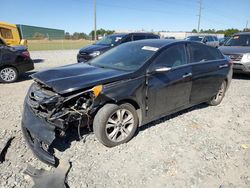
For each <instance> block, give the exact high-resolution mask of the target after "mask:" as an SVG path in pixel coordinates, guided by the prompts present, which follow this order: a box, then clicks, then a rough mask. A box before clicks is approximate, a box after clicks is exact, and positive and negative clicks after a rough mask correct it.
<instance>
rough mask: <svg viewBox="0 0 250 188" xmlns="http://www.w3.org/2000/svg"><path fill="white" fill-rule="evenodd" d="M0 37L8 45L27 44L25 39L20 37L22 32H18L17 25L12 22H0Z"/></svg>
mask: <svg viewBox="0 0 250 188" xmlns="http://www.w3.org/2000/svg"><path fill="white" fill-rule="evenodd" d="M0 38H2V39H3V40H4V41H5V42H6V44H7V45H10V46H18V45H24V46H27V40H25V39H22V33H21V32H19V29H18V27H17V26H16V25H14V24H9V23H6V22H0Z"/></svg>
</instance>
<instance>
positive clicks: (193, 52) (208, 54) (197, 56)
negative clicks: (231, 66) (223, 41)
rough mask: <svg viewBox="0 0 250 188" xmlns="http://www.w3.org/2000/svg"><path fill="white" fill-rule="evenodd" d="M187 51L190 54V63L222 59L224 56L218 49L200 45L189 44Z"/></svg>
mask: <svg viewBox="0 0 250 188" xmlns="http://www.w3.org/2000/svg"><path fill="white" fill-rule="evenodd" d="M188 49H189V53H190V61H191V63H196V62H205V61H210V60H218V59H224V56H223V55H222V54H221V52H220V51H219V50H218V49H216V48H213V47H210V46H206V45H200V44H189V45H188Z"/></svg>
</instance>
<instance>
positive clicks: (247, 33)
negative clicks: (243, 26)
mask: <svg viewBox="0 0 250 188" xmlns="http://www.w3.org/2000/svg"><path fill="white" fill-rule="evenodd" d="M234 35H250V32H239V33H236V34H234Z"/></svg>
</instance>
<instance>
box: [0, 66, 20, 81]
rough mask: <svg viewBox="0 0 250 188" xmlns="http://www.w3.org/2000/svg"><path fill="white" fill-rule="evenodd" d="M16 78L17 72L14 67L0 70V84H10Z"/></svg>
mask: <svg viewBox="0 0 250 188" xmlns="http://www.w3.org/2000/svg"><path fill="white" fill-rule="evenodd" d="M17 78H18V72H17V70H16V69H15V68H14V67H4V68H1V69H0V82H3V83H12V82H15V81H16V80H17Z"/></svg>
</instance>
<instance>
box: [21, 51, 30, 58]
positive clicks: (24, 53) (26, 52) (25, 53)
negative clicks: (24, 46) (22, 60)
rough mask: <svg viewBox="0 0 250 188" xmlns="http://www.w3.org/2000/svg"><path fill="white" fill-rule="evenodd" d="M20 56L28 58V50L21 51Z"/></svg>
mask: <svg viewBox="0 0 250 188" xmlns="http://www.w3.org/2000/svg"><path fill="white" fill-rule="evenodd" d="M22 56H23V57H27V58H28V57H30V53H29V52H28V51H24V52H22Z"/></svg>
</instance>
